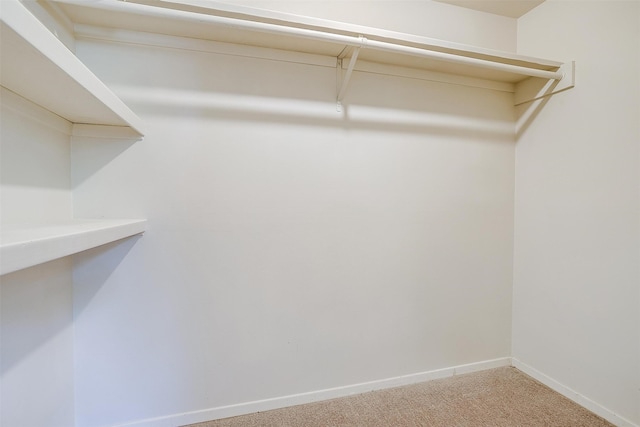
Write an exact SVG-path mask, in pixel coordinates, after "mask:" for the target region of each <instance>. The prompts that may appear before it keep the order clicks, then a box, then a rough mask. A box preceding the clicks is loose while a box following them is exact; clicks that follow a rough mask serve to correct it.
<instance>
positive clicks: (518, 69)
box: [61, 0, 564, 80]
mask: <svg viewBox="0 0 640 427" xmlns="http://www.w3.org/2000/svg"><path fill="white" fill-rule="evenodd" d="M61 1H63V2H68V3H77V4H82V3H81V1H79V0H61ZM158 5H162V6H158ZM165 5H166V6H165ZM92 6H93V7H96V6H97V7H100V8H104V9H109V10H117V11H138V12H140V13H143V14H146V15H149V16H157V17H164V18H173V19H179V20H185V21H194V20H195V21H198V22H203V23H210V24H213V25H218V26H223V27H228V28H235V29H242V30H249V31H258V32H264V33H270V34H277V35H283V36H292V37H300V38H306V39H311V40H316V41H325V42H330V43H338V44H342V45H346V46H353V47H356V48H366V49H373V50H379V51H384V52H390V53H398V54H404V55H410V56H415V57H421V58H427V59H434V60H438V61H445V62H451V63H457V64H462V65H468V66H472V67H479V68H485V69H489V70H495V71H503V72H507V73H514V74H518V75H524V76H530V77H540V78H544V79H549V80H561V79H562V78H563V76H564V74H563V72H561V71H548V70H539V69H537V68H529V67H522V66H518V65H512V64H505V63H501V62H494V61H490V60H486V59H479V58H472V57H467V56H460V55H456V54H452V53H445V52H439V51H435V50H430V49H425V48H420V47H414V46H406V45H402V44H396V43H390V42H384V41H378V40H370V39H367V38H365V37H363V36H361V35H358V36H350V35H344V34H336V33H332V32H328V31H320V30H311V29H306V28H299V27H292V26H286V25H280V24H272V23H266V22H259V21H250V20H244V19H237V18H229V17H224V16H217V15H213V14H210V13H206V11H207V10H211V12H212V13H213V12H215V9H207V8H206V7H203V6H199V7H198V5H197V4H194V5H190V4H188V2H184V1H183V2H176V1H168V0H155V1H153V2H149V1H146V0H128V1H125V0H120V1H98V2H92ZM190 6H191V8H193V6H195V7H198V10H199V11H201V10H204V12H194V11H192V10H189V9H190Z"/></svg>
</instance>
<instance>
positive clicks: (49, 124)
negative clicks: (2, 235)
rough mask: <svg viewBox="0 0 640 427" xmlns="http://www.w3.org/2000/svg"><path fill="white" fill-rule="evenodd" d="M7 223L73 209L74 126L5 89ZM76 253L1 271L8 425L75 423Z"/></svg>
mask: <svg viewBox="0 0 640 427" xmlns="http://www.w3.org/2000/svg"><path fill="white" fill-rule="evenodd" d="M1 96H2V113H1V115H0V117H1V122H2V125H1V134H0V141H1V144H0V161H1V168H0V171H1V172H0V178H1V179H0V183H1V185H0V201H1V203H0V206H1V214H2V223H3V224H6V223H15V222H24V221H30V222H33V221H43V220H52V219H62V218H69V217H70V216H71V208H72V205H71V191H70V172H69V171H70V164H69V162H70V147H69V132H70V130H71V125H70V123H69V122H67V121H65V120H63V119H61V118H60V117H58V116H55V115H54V114H52V113H50V112H48V111H45V110H43V109H41V108H39V107H36V106H35V105H33V104H32V103H30V102H28V101H26V100H24V99H23V98H20V97H18V96H17V95H15V94H13V93H11V92H8V91H6V90H5V89H2V94H1ZM71 267H72V266H71V259H69V258H65V259H61V260H57V261H54V262H50V263H46V264H43V265H40V266H37V267H32V268H28V269H25V270H22V271H17V272H14V273H11V274H7V275H3V276H2V277H0V294H1V300H0V372H1V381H0V388H1V391H2V393H1V395H0V414H1V415H0V425H2V426H3V427H14V426H19V427H31V426H33V427H40V426H44V425H46V426H55V427H66V426H70V425H73V423H74V410H73V401H74V396H73V328H72V321H73V320H72V314H73V310H72V308H73V306H72V299H71V298H72V284H71Z"/></svg>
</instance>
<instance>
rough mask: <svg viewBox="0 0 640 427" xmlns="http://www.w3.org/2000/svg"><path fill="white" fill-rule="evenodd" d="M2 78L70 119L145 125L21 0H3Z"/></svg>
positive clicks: (138, 130) (139, 130) (11, 87)
mask: <svg viewBox="0 0 640 427" xmlns="http://www.w3.org/2000/svg"><path fill="white" fill-rule="evenodd" d="M0 27H1V28H0V30H1V34H0V39H1V40H2V49H0V64H1V68H0V76H1V81H0V83H1V84H2V86H4V87H5V88H7V89H9V90H10V91H12V92H15V93H17V94H18V95H20V96H22V97H23V98H26V99H28V100H30V101H32V102H34V103H35V104H38V105H40V106H41V107H43V108H45V109H47V110H49V111H51V112H53V113H55V114H57V115H58V116H61V117H63V118H64V119H66V120H68V121H70V122H71V123H80V124H95V125H108V126H120V127H123V126H126V127H130V128H131V129H133V130H134V131H135V132H136V133H137V134H138V135H139V136H142V135H143V125H142V121H141V120H140V118H138V117H137V116H136V115H135V114H134V113H133V111H131V110H130V109H129V107H127V106H126V105H125V104H124V102H122V101H121V100H120V99H119V98H118V97H117V96H116V95H115V94H114V93H113V92H112V91H111V90H110V89H109V88H108V87H107V86H106V85H105V84H104V83H103V82H102V81H100V79H98V77H96V76H95V75H94V74H93V73H92V72H91V71H90V70H89V69H88V68H87V67H86V66H85V65H84V64H83V63H82V62H81V61H80V60H79V59H78V58H77V57H76V56H75V55H74V54H73V53H72V52H71V51H70V50H69V49H68V48H67V47H66V46H65V45H64V44H63V43H62V42H61V41H60V40H58V39H57V38H56V37H55V36H54V35H53V34H52V33H51V32H50V31H49V30H48V29H47V28H46V27H45V26H44V25H43V24H42V23H41V22H40V21H39V20H38V19H37V18H36V17H35V16H34V15H32V14H31V13H30V12H29V11H28V10H27V9H26V8H25V7H24V6H23V5H22V4H21V3H20V2H19V1H18V0H2V8H1V11H0Z"/></svg>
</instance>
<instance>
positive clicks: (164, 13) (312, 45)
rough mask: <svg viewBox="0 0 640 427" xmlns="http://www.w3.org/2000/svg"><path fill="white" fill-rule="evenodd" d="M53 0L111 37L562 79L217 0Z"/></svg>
mask: <svg viewBox="0 0 640 427" xmlns="http://www.w3.org/2000/svg"><path fill="white" fill-rule="evenodd" d="M55 1H56V2H57V3H58V4H60V6H61V9H62V10H63V11H64V13H65V14H67V15H68V17H69V18H70V20H71V21H73V22H74V23H75V24H77V26H78V24H79V25H80V26H82V27H87V26H90V27H102V28H110V29H113V30H115V31H114V34H115V33H117V31H121V30H129V31H139V32H145V33H155V34H162V35H169V36H179V37H187V38H192V39H197V40H210V41H216V42H223V43H233V44H239V45H248V46H255V47H263V48H269V49H277V50H281V51H282V50H284V51H289V52H299V53H304V54H312V55H319V56H325V57H333V58H336V59H337V61H335V62H334V64H336V65H339V64H341V63H342V62H343V61H342V59H345V60H346V59H350V58H353V57H354V56H357V60H358V61H359V62H361V63H364V64H366V65H365V66H366V67H370V65H368V64H382V65H390V66H396V67H405V68H411V69H417V70H422V71H426V72H431V73H438V74H447V75H452V76H456V77H467V78H472V79H477V80H486V81H491V82H499V83H501V84H507V85H515V84H517V83H519V82H522V81H525V80H527V79H529V77H532V76H534V77H541V78H543V79H555V80H558V79H559V78H560V77H558V75H562V72H560V71H559V70H560V68H561V67H562V65H563V63H562V62H558V61H551V60H546V59H539V58H531V57H526V56H521V55H515V54H513V53H508V52H499V51H494V50H490V49H484V48H478V47H474V46H467V45H463V44H459V43H451V42H447V41H443V40H437V39H431V38H426V37H420V36H415V35H410V34H403V33H398V32H393V31H387V30H381V29H377V28H370V27H364V26H359V25H352V24H346V23H341V22H335V21H329V20H324V19H317V18H311V17H305V16H299V15H292V14H286V13H279V12H272V11H267V10H261V9H255V8H248V7H242V6H237V5H230V4H225V3H218V2H215V1H207V2H203V1H199V0H128V1H126V2H124V1H119V0H95V1H92V2H84V1H82V0H55ZM356 51H357V52H358V53H356ZM354 63H355V61H354ZM345 64H346V61H345ZM344 68H347V66H346V65H345V67H344ZM355 69H356V70H357V69H358V67H357V66H356V67H355ZM552 76H553V77H552Z"/></svg>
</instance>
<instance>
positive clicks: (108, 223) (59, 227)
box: [0, 219, 146, 274]
mask: <svg viewBox="0 0 640 427" xmlns="http://www.w3.org/2000/svg"><path fill="white" fill-rule="evenodd" d="M145 228H146V220H118V219H113V220H70V221H62V222H56V223H52V224H36V225H34V224H25V225H20V224H16V225H3V226H2V233H0V274H6V273H11V272H14V271H17V270H22V269H24V268H27V267H32V266H34V265H38V264H42V263H44V262H48V261H52V260H54V259H58V258H62V257H64V256H68V255H72V254H75V253H78V252H81V251H85V250H87V249H91V248H95V247H97V246H100V245H104V244H106V243H110V242H114V241H116V240H120V239H124V238H125V237H130V236H134V235H136V234H140V233H142V232H144V231H145Z"/></svg>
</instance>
